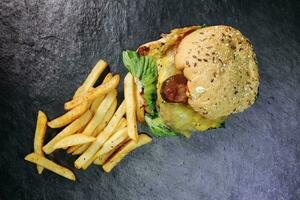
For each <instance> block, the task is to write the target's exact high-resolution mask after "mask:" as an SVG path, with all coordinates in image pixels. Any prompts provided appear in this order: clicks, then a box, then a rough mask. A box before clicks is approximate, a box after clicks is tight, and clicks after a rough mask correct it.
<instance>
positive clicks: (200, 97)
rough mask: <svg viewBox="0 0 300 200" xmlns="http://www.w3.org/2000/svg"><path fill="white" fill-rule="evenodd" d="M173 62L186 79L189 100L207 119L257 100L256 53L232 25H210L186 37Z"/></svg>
mask: <svg viewBox="0 0 300 200" xmlns="http://www.w3.org/2000/svg"><path fill="white" fill-rule="evenodd" d="M175 65H176V67H177V68H178V69H180V70H183V73H184V75H185V76H186V78H187V79H188V91H189V94H188V96H189V100H188V103H189V104H190V105H191V107H192V108H193V109H194V110H195V111H197V112H198V113H200V114H201V115H203V116H205V117H207V118H210V119H215V118H218V117H222V116H228V115H230V114H231V113H237V112H242V111H243V110H245V109H246V108H248V107H250V106H251V105H252V104H253V103H254V101H255V99H256V96H257V93H258V86H259V74H258V67H257V64H256V57H255V53H254V51H253V48H252V45H251V44H250V42H249V40H248V39H247V38H246V37H245V36H243V35H242V33H241V32H240V31H238V30H236V29H234V28H232V27H229V26H210V27H205V28H202V29H198V30H196V31H194V32H192V33H190V34H189V35H187V36H185V37H184V38H183V40H182V41H181V42H180V44H179V45H178V47H177V51H176V55H175Z"/></svg>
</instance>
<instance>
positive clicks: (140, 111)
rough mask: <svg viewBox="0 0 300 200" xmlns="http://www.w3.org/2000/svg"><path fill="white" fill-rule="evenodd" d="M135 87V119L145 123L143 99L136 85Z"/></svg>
mask: <svg viewBox="0 0 300 200" xmlns="http://www.w3.org/2000/svg"><path fill="white" fill-rule="evenodd" d="M135 86H136V90H135V91H136V92H135V95H136V117H137V120H138V121H139V122H141V123H142V122H144V121H145V107H144V103H145V102H144V98H143V97H142V95H141V94H140V91H139V90H138V87H137V85H135Z"/></svg>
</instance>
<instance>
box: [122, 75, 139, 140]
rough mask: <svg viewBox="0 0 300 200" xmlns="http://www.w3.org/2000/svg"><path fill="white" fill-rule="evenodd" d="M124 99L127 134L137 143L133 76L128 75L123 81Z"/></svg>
mask: <svg viewBox="0 0 300 200" xmlns="http://www.w3.org/2000/svg"><path fill="white" fill-rule="evenodd" d="M124 97H125V105H126V118H127V121H128V134H129V137H130V138H131V139H133V140H134V141H137V139H138V131H137V123H136V96H135V86H134V79H133V76H132V75H131V74H130V73H128V74H127V75H126V76H125V79H124Z"/></svg>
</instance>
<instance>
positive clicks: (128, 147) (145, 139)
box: [103, 134, 152, 173]
mask: <svg viewBox="0 0 300 200" xmlns="http://www.w3.org/2000/svg"><path fill="white" fill-rule="evenodd" d="M151 141H152V139H151V138H150V137H149V136H148V135H146V134H140V135H139V136H138V141H137V142H135V141H133V140H131V141H129V142H127V143H126V144H125V145H123V146H122V147H121V148H120V149H119V151H118V152H116V153H115V154H114V155H113V156H112V157H111V158H110V159H109V160H108V161H106V163H105V164H104V165H103V170H104V171H105V172H107V173H109V172H110V171H111V170H112V169H113V168H114V167H115V166H116V165H117V164H118V163H119V162H120V161H121V160H122V159H123V158H124V157H125V156H126V155H127V154H129V153H130V152H131V151H133V150H134V149H136V148H138V147H140V146H143V145H145V144H147V143H150V142H151Z"/></svg>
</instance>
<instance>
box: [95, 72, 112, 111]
mask: <svg viewBox="0 0 300 200" xmlns="http://www.w3.org/2000/svg"><path fill="white" fill-rule="evenodd" d="M111 78H112V73H108V74H107V75H106V76H105V78H104V80H103V82H102V83H106V82H107V81H109V80H110V79H111ZM104 97H105V95H99V96H98V97H97V98H96V99H95V100H94V101H93V103H92V105H91V111H92V112H93V113H96V111H97V109H98V107H99V105H100V104H101V102H102V101H103V99H104Z"/></svg>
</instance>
